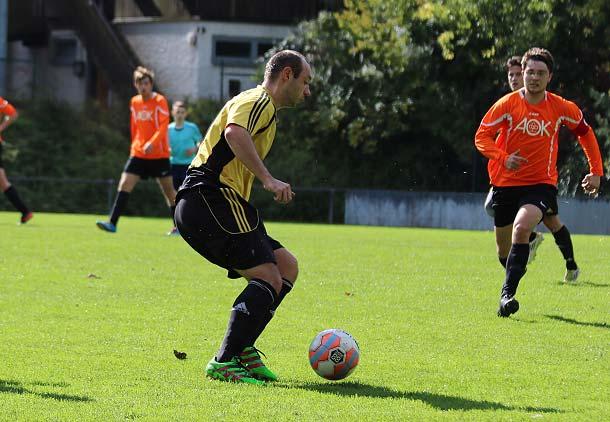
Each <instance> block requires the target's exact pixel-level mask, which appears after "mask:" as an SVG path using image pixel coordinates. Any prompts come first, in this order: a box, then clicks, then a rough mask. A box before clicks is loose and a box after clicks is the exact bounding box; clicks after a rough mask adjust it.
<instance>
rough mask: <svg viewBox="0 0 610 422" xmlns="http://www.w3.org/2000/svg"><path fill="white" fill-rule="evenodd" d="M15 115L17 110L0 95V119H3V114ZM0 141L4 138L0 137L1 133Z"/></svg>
mask: <svg viewBox="0 0 610 422" xmlns="http://www.w3.org/2000/svg"><path fill="white" fill-rule="evenodd" d="M16 115H17V110H15V107H13V106H12V105H11V103H9V102H8V101H6V100H5V99H4V98H2V97H0V119H2V121H4V116H9V117H15V116H16ZM2 141H4V139H2V135H1V134H0V142H2Z"/></svg>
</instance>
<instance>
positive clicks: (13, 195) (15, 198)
mask: <svg viewBox="0 0 610 422" xmlns="http://www.w3.org/2000/svg"><path fill="white" fill-rule="evenodd" d="M4 194H5V195H6V198H7V199H8V200H9V201H10V202H11V204H13V206H14V207H15V208H17V210H19V212H20V213H21V214H22V215H26V214H27V213H29V212H30V210H29V209H28V207H26V206H25V204H24V203H23V201H22V200H21V198H20V197H19V194H18V193H17V189H15V187H14V186H13V185H11V186H10V187H9V188H8V189H7V190H5V191H4Z"/></svg>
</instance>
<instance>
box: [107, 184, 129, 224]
mask: <svg viewBox="0 0 610 422" xmlns="http://www.w3.org/2000/svg"><path fill="white" fill-rule="evenodd" d="M128 199H129V192H125V191H122V190H121V191H119V193H117V196H116V199H115V200H114V205H113V206H112V211H111V212H110V222H111V223H112V224H114V225H115V226H116V225H117V223H118V222H119V217H120V216H121V214H123V211H125V208H127V200H128Z"/></svg>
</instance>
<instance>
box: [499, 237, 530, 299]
mask: <svg viewBox="0 0 610 422" xmlns="http://www.w3.org/2000/svg"><path fill="white" fill-rule="evenodd" d="M529 253H530V245H529V244H528V243H513V246H512V247H511V248H510V252H509V254H508V260H507V261H506V279H505V280H504V285H503V286H502V296H514V295H515V293H517V287H518V286H519V280H521V277H523V275H524V274H525V271H526V268H525V267H526V266H527V258H528V257H529Z"/></svg>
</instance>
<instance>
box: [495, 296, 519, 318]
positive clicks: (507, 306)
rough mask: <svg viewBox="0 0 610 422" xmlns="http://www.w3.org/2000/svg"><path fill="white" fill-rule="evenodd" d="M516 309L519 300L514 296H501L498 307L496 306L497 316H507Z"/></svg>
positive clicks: (517, 308)
mask: <svg viewBox="0 0 610 422" xmlns="http://www.w3.org/2000/svg"><path fill="white" fill-rule="evenodd" d="M518 310H519V302H518V301H517V299H515V297H514V296H502V297H501V298H500V307H499V308H498V316H499V317H503V318H507V317H509V316H510V315H511V314H514V313H516V312H517V311H518Z"/></svg>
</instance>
